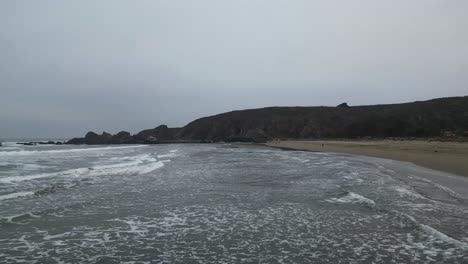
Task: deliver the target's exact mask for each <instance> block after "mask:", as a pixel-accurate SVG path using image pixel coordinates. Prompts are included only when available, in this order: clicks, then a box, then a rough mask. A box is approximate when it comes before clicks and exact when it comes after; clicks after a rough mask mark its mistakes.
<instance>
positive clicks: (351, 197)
mask: <svg viewBox="0 0 468 264" xmlns="http://www.w3.org/2000/svg"><path fill="white" fill-rule="evenodd" d="M326 201H327V202H330V203H357V204H366V205H368V206H371V207H374V206H375V202H374V201H373V200H371V199H369V198H366V197H364V196H362V195H359V194H357V193H353V192H348V194H347V195H345V196H343V197H341V198H330V199H327V200H326Z"/></svg>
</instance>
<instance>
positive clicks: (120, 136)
mask: <svg viewBox="0 0 468 264" xmlns="http://www.w3.org/2000/svg"><path fill="white" fill-rule="evenodd" d="M115 137H119V138H127V137H131V135H130V133H129V132H127V131H120V132H119V133H117V134H116V135H115Z"/></svg>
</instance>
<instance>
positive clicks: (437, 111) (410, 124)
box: [177, 96, 468, 142]
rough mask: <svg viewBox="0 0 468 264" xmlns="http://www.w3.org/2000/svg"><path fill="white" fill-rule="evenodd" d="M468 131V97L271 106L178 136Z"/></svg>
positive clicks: (191, 127)
mask: <svg viewBox="0 0 468 264" xmlns="http://www.w3.org/2000/svg"><path fill="white" fill-rule="evenodd" d="M466 130H468V96H465V97H453V98H442V99H434V100H430V101H424V102H414V103H405V104H394V105H375V106H355V107H350V106H348V105H347V104H342V105H340V106H339V107H269V108H261V109H252V110H242V111H233V112H228V113H224V114H220V115H215V116H211V117H205V118H201V119H198V120H195V121H193V122H191V123H190V124H188V125H187V126H185V127H183V128H182V130H181V131H180V132H179V133H178V135H177V137H178V138H182V139H192V140H212V141H255V142H262V141H265V140H267V139H272V138H294V139H301V138H357V137H381V138H383V137H432V136H440V135H441V133H444V132H446V131H451V132H453V133H454V134H458V135H461V134H463V133H464V132H465V131H466Z"/></svg>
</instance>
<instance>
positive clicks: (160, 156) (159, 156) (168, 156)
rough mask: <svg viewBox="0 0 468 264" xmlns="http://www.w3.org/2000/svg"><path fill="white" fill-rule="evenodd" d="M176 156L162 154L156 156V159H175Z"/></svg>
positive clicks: (173, 154)
mask: <svg viewBox="0 0 468 264" xmlns="http://www.w3.org/2000/svg"><path fill="white" fill-rule="evenodd" d="M176 156H177V154H175V153H169V154H162V155H158V159H164V158H173V157H176Z"/></svg>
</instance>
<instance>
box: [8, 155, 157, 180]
mask: <svg viewBox="0 0 468 264" xmlns="http://www.w3.org/2000/svg"><path fill="white" fill-rule="evenodd" d="M129 159H130V161H128V162H122V163H117V164H108V165H97V166H93V167H89V168H76V169H70V170H65V171H59V172H52V173H41V174H33V175H24V176H9V177H3V178H0V182H2V183H14V182H22V181H30V180H35V179H41V178H49V177H79V176H83V175H86V176H91V177H96V176H105V175H115V174H145V173H149V172H151V171H153V170H156V169H158V168H161V167H162V166H164V162H163V161H157V159H155V158H153V157H151V156H150V155H149V154H143V155H139V156H134V157H131V158H130V157H129Z"/></svg>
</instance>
